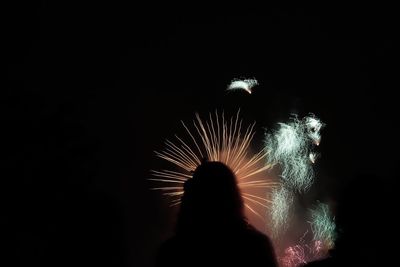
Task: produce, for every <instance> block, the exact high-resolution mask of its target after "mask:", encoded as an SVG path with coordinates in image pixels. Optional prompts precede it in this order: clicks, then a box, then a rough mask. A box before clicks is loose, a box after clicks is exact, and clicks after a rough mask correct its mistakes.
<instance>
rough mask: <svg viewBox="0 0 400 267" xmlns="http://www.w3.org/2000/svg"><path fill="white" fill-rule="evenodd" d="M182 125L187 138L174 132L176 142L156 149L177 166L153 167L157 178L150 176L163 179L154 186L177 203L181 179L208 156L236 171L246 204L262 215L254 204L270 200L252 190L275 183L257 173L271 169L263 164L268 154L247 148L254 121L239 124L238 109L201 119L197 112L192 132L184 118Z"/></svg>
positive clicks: (189, 175)
mask: <svg viewBox="0 0 400 267" xmlns="http://www.w3.org/2000/svg"><path fill="white" fill-rule="evenodd" d="M182 125H183V127H184V129H185V131H186V133H187V135H188V137H189V138H188V139H189V141H190V142H189V141H185V140H184V139H183V138H180V137H178V136H175V137H176V141H175V142H172V141H169V140H167V141H166V142H165V145H166V148H165V149H164V150H163V151H161V152H156V155H157V156H158V157H160V158H162V159H164V160H166V161H168V162H170V163H172V164H173V165H176V167H178V169H179V170H178V171H172V170H161V171H153V175H154V176H156V177H157V178H155V179H151V180H154V181H157V182H161V183H162V186H160V187H156V188H154V189H157V190H162V191H163V192H164V194H165V195H168V196H171V197H173V200H172V205H178V204H179V203H180V197H181V195H182V194H183V184H184V182H185V181H186V180H187V179H191V177H192V172H193V171H194V170H195V169H196V168H197V167H198V166H199V165H200V164H201V160H202V159H203V158H207V159H208V160H209V161H220V162H222V163H224V164H226V165H227V166H228V167H229V168H230V169H231V170H232V171H233V172H234V174H235V175H236V178H237V180H238V185H239V188H240V189H241V192H242V197H243V198H244V201H245V206H246V208H247V209H249V210H250V211H251V212H253V213H254V214H256V215H258V216H260V217H262V216H261V215H260V214H259V213H258V212H257V211H256V209H255V207H254V206H259V207H263V208H267V207H268V205H269V203H270V200H269V199H267V198H265V194H262V195H259V194H254V192H253V191H260V189H261V190H262V191H265V190H267V189H269V188H273V187H274V186H276V185H277V184H278V183H277V182H273V181H271V180H270V179H268V178H267V177H265V174H264V175H263V177H262V178H259V176H257V174H261V173H263V172H264V171H266V170H268V169H270V167H271V165H270V164H267V165H265V164H264V162H265V160H266V157H267V154H268V153H267V152H266V151H265V150H261V151H259V152H258V153H255V154H252V153H251V152H250V144H251V141H252V139H253V137H254V134H255V131H254V126H255V124H254V123H253V124H252V125H250V126H248V127H242V121H241V120H239V112H238V113H237V114H236V116H235V117H232V118H230V119H229V120H226V119H225V117H224V115H223V114H222V115H219V114H218V113H217V112H215V114H214V115H213V114H210V115H209V118H208V121H204V122H203V120H202V119H201V118H200V116H199V115H198V114H196V119H195V120H194V122H193V128H194V129H195V130H194V131H193V132H192V131H191V130H190V128H189V126H187V125H186V124H184V123H183V122H182ZM249 189H253V190H251V191H249Z"/></svg>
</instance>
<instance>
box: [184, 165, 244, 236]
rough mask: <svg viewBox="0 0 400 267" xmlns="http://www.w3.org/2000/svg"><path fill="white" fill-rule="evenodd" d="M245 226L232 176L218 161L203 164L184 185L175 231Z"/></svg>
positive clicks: (238, 192) (240, 202) (235, 184)
mask: <svg viewBox="0 0 400 267" xmlns="http://www.w3.org/2000/svg"><path fill="white" fill-rule="evenodd" d="M245 223H246V220H245V217H244V212H243V200H242V197H241V194H240V190H239V188H238V185H237V181H236V177H235V175H234V173H233V172H232V171H231V170H230V169H229V168H228V167H227V166H226V165H225V164H223V163H221V162H208V161H205V162H203V163H202V164H201V165H200V166H198V167H197V168H196V170H195V171H194V174H193V177H192V178H190V179H188V180H187V181H186V183H185V186H184V195H183V197H182V204H181V210H180V214H179V218H178V229H177V231H178V232H179V231H188V230H190V229H192V228H193V227H195V226H199V227H200V228H201V229H205V228H207V231H210V230H212V229H210V228H214V227H216V226H218V225H221V224H222V225H224V228H225V229H227V228H229V226H232V227H235V226H239V225H244V224H245ZM188 227H189V228H190V229H188ZM201 229H196V231H199V230H200V231H201Z"/></svg>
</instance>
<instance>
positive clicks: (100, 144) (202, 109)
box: [0, 1, 399, 266]
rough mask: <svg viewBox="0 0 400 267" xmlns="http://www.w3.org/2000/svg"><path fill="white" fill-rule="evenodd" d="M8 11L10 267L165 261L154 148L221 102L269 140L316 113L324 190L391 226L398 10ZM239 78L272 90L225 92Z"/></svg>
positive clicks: (5, 199)
mask: <svg viewBox="0 0 400 267" xmlns="http://www.w3.org/2000/svg"><path fill="white" fill-rule="evenodd" d="M132 3H133V2H132ZM3 11H4V12H5V13H6V17H5V18H6V22H5V23H4V24H3V26H4V30H3V31H2V40H3V41H2V43H3V45H4V44H5V48H3V49H2V50H3V56H4V59H3V62H4V61H5V62H6V77H7V79H6V80H5V85H3V86H2V88H3V90H1V92H2V93H1V94H2V95H1V97H0V101H1V105H0V106H1V112H0V114H1V115H0V116H1V132H2V133H3V137H2V141H1V148H0V150H1V153H2V160H1V165H2V171H1V172H2V175H1V185H0V190H1V194H0V196H1V202H2V205H1V206H2V212H1V217H0V218H1V225H2V227H1V228H2V229H1V238H0V239H1V242H2V243H4V245H5V246H4V247H5V248H4V249H2V252H3V253H4V255H5V257H2V259H1V260H2V261H3V260H4V261H10V262H12V264H8V265H7V266H151V265H152V263H153V258H154V255H155V254H156V250H157V248H158V246H159V245H160V243H161V242H162V241H163V240H165V239H166V238H167V237H168V236H170V234H171V229H172V227H173V225H172V222H173V216H172V215H171V214H170V212H169V210H168V207H167V205H168V203H167V202H166V201H165V199H164V198H163V197H162V196H161V195H160V194H159V192H154V191H151V190H149V188H150V187H151V183H150V182H149V181H148V180H147V179H148V178H150V175H149V173H150V170H151V169H157V168H159V166H160V160H159V159H157V158H156V157H155V155H154V150H160V149H162V148H163V142H164V140H165V138H171V137H173V135H174V134H175V133H182V132H183V131H182V128H181V126H180V120H184V121H186V122H189V121H191V120H192V119H193V118H194V114H195V113H196V112H199V113H200V114H202V115H203V116H204V115H207V114H208V112H210V111H214V110H216V109H217V110H219V111H222V110H225V111H226V113H229V114H232V113H235V112H236V111H237V110H238V108H241V112H242V115H243V119H244V120H246V121H247V122H249V123H251V122H253V121H257V129H256V130H257V136H256V139H257V138H258V139H257V140H258V141H260V140H261V138H262V133H263V128H267V129H272V128H273V127H274V126H275V125H276V123H277V122H281V121H287V119H288V118H289V115H290V114H291V113H297V114H299V115H300V116H303V115H307V114H308V113H310V112H311V113H314V114H315V115H317V116H318V117H319V118H321V119H322V121H324V122H325V123H326V127H325V128H324V130H323V132H322V136H323V137H322V138H323V139H322V143H321V146H320V147H319V152H320V153H321V154H322V157H321V159H320V161H319V162H318V165H317V166H316V170H317V176H318V180H317V182H316V184H314V189H313V190H312V194H313V198H316V199H321V200H328V201H331V202H332V203H335V202H336V201H339V200H340V199H341V197H342V196H343V195H344V194H345V193H344V192H348V191H350V190H352V192H354V194H353V196H352V198H351V199H352V200H351V201H352V203H351V205H352V207H357V209H358V208H359V207H363V208H361V209H359V210H361V211H359V212H360V214H361V215H360V216H363V215H364V216H365V213H362V211H365V212H368V213H369V215H368V216H369V217H373V218H379V220H378V219H374V220H373V221H374V222H375V221H380V222H381V223H382V225H385V220H387V221H391V222H392V221H393V220H392V219H390V218H388V216H389V217H390V216H392V215H390V213H389V212H386V209H387V211H391V213H392V212H393V210H392V208H393V207H394V205H393V201H394V197H393V199H391V198H390V199H386V198H387V197H388V196H394V195H395V193H396V191H397V188H396V185H397V183H398V182H397V180H396V179H395V177H396V176H397V172H396V170H397V168H398V166H397V164H398V157H397V154H398V152H397V151H398V149H399V141H398V135H399V129H398V127H397V122H398V116H397V114H398V108H399V101H398V97H397V96H396V95H397V92H396V91H397V90H398V88H399V86H398V79H397V77H396V76H395V73H396V74H397V65H398V61H397V60H396V59H395V54H397V52H398V47H397V45H396V44H395V43H394V39H395V37H397V35H398V28H397V27H396V26H395V25H396V17H397V16H398V15H397V14H396V12H395V10H394V9H393V8H390V7H376V6H368V7H367V6H336V7H334V6H301V7H280V8H278V7H273V6H268V5H264V6H251V5H246V6H245V5H236V6H229V7H225V8H217V7H214V6H207V7H206V6H190V7H189V6H178V5H176V6H172V5H171V6H170V5H167V4H164V5H163V6H157V5H155V4H154V5H150V4H149V5H148V6H145V7H142V6H141V7H139V6H135V5H134V4H110V3H100V2H93V3H91V4H89V3H87V4H68V5H67V4H65V5H63V4H55V3H53V2H51V1H41V2H31V3H29V4H26V5H23V4H15V5H12V6H8V7H5V8H4V10H3ZM239 77H255V78H256V79H257V80H258V81H259V84H260V85H259V86H257V87H255V88H254V93H253V94H252V95H248V94H246V93H245V92H235V93H230V94H227V93H226V91H225V89H226V86H227V85H228V84H229V82H230V81H231V80H232V79H233V78H239ZM3 81H4V80H3ZM259 144H261V142H259ZM365 177H367V178H365ZM385 197H386V198H385ZM382 198H385V201H383V200H382V201H381V200H380V199H382ZM388 203H389V204H392V205H389V206H388V207H387V208H385V207H383V206H386V204H388ZM360 218H362V217H360ZM360 220H361V219H360ZM382 220H383V222H382ZM392 224H393V222H392ZM382 225H380V226H382ZM372 226H373V223H372V222H370V223H369V224H368V225H366V226H365V228H366V229H367V230H368V231H372V230H371V229H372V228H374V227H372ZM378 228H380V227H376V229H377V230H373V231H374V232H376V231H378V230H379V229H378ZM370 240H372V241H371V242H381V240H380V239H379V240H378V239H376V240H375V239H374V238H371V239H370Z"/></svg>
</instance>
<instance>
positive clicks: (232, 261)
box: [157, 161, 277, 267]
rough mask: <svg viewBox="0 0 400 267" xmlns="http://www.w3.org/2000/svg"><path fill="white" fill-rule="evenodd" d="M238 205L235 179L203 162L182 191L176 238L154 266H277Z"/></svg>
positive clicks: (266, 243)
mask: <svg viewBox="0 0 400 267" xmlns="http://www.w3.org/2000/svg"><path fill="white" fill-rule="evenodd" d="M243 205H244V204H243V200H242V197H241V194H240V190H239V188H238V185H237V181H236V177H235V175H234V173H233V172H232V171H231V170H230V169H229V168H228V167H227V166H226V165H224V164H223V163H221V162H207V161H206V162H203V163H202V164H201V165H200V166H199V167H197V168H196V170H195V171H194V173H193V177H192V178H190V179H188V181H187V182H186V183H185V185H184V194H183V196H182V202H181V208H180V212H179V215H178V222H177V228H176V234H175V236H173V237H172V238H170V239H169V240H167V242H165V243H164V244H163V246H162V247H161V249H160V252H159V255H158V257H157V266H172V265H174V266H231V265H234V266H238V265H243V266H256V265H257V266H258V265H260V266H273V267H275V266H277V264H276V259H275V255H274V250H273V248H272V244H271V242H270V240H269V238H268V237H267V236H265V235H263V234H262V233H260V232H258V231H257V230H256V229H254V228H253V227H251V225H249V224H248V223H247V221H246V219H245V217H244V211H243ZM177 259H178V260H177Z"/></svg>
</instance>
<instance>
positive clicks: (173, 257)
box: [157, 226, 277, 266]
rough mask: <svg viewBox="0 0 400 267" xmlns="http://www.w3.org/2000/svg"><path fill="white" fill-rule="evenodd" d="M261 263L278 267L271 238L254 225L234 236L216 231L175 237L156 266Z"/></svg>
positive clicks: (170, 240) (168, 242)
mask: <svg viewBox="0 0 400 267" xmlns="http://www.w3.org/2000/svg"><path fill="white" fill-rule="evenodd" d="M210 235H211V236H210ZM260 264H261V265H262V266H277V264H276V262H275V255H274V251H273V247H272V244H271V242H270V240H269V238H268V237H267V236H266V235H264V234H262V233H261V232H259V231H257V230H256V229H254V228H253V227H251V226H249V227H247V228H246V229H243V230H242V231H236V232H232V233H229V232H219V233H215V232H214V233H202V234H200V235H197V236H191V237H188V236H184V237H181V236H178V235H177V236H174V237H172V238H170V239H169V240H167V241H166V242H165V243H164V244H163V245H162V246H161V248H160V251H159V255H158V259H157V266H227V265H233V266H238V265H243V266H256V265H260ZM261 265H260V266H261Z"/></svg>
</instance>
